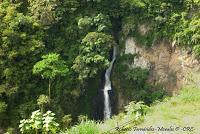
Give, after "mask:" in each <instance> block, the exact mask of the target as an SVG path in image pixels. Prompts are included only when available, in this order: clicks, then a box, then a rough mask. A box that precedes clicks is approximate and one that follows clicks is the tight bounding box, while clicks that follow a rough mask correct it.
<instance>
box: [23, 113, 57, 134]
mask: <svg viewBox="0 0 200 134" xmlns="http://www.w3.org/2000/svg"><path fill="white" fill-rule="evenodd" d="M54 116H55V114H54V113H52V112H51V111H47V112H46V113H45V114H43V115H42V113H41V112H40V110H37V111H34V112H32V115H31V118H30V119H23V120H21V121H20V125H19V128H20V131H21V132H22V133H25V134H30V133H34V132H35V133H36V134H37V133H39V132H47V133H48V132H51V133H57V132H58V131H59V124H58V123H57V122H56V121H55V117H54Z"/></svg>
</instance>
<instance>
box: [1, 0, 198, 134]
mask: <svg viewBox="0 0 200 134" xmlns="http://www.w3.org/2000/svg"><path fill="white" fill-rule="evenodd" d="M199 6H200V1H199V0H86V1H83V0H62V1H61V0H1V1H0V129H8V131H9V132H10V133H11V131H13V133H17V132H20V131H19V129H18V126H19V125H20V120H22V121H21V125H20V128H21V132H25V131H26V132H28V133H29V131H30V132H31V133H32V131H33V133H36V132H37V133H41V132H43V133H46V132H50V131H51V132H52V133H54V132H55V131H60V129H62V130H63V131H64V132H65V127H66V128H69V129H68V130H66V131H68V132H69V133H74V131H80V133H86V132H88V133H93V132H95V133H98V132H97V131H98V129H99V128H98V127H96V124H95V123H94V122H93V121H88V122H87V121H84V122H82V123H80V125H77V126H74V127H72V128H70V127H71V125H74V124H76V123H77V122H78V116H79V115H81V114H86V115H87V116H88V117H90V118H92V114H91V113H92V111H91V109H92V103H93V102H92V101H93V98H94V97H95V96H96V94H97V90H98V88H99V82H100V76H101V75H102V72H104V70H105V69H106V68H107V67H108V66H109V60H110V52H111V50H112V47H113V46H114V45H118V46H119V50H120V56H118V59H117V61H116V64H117V67H116V68H114V73H113V76H115V78H118V79H119V81H120V82H119V83H120V85H121V86H122V87H123V88H124V89H125V90H124V91H123V92H122V91H119V92H122V94H123V95H124V96H125V97H126V98H128V99H129V100H134V101H136V102H135V103H134V104H133V103H132V104H130V105H136V104H137V105H139V107H140V106H141V107H142V109H143V108H144V109H146V104H148V105H149V104H151V103H153V102H154V101H155V100H159V99H161V98H162V97H163V96H164V91H163V90H162V87H161V86H159V85H156V86H152V85H149V84H146V82H145V81H146V79H147V77H148V73H149V71H148V70H146V69H141V68H134V69H131V68H129V67H127V66H126V64H123V62H130V60H131V59H133V58H134V56H131V55H128V56H127V55H123V53H122V52H123V48H124V45H123V44H124V41H125V39H126V38H127V37H128V36H133V37H136V39H137V41H138V42H139V43H140V44H141V45H145V46H147V47H149V46H152V45H153V44H154V42H155V41H156V40H159V39H163V38H165V39H168V40H169V41H171V42H174V43H175V44H177V45H180V46H182V47H190V48H191V49H192V50H193V51H194V53H195V54H196V56H199V55H200V19H199V17H200V14H199ZM140 24H145V25H147V24H148V25H147V26H148V27H149V28H148V29H149V30H148V31H147V33H146V34H144V35H143V34H141V33H140V30H139V26H140ZM121 53H122V55H121ZM119 76H120V77H119ZM121 76H123V77H121ZM124 76H127V77H124ZM123 78H125V79H123ZM113 81H114V79H113ZM91 83H92V84H91ZM47 89H48V90H47ZM152 89H153V90H152ZM152 91H155V92H152ZM136 94H137V95H136ZM140 101H144V103H145V104H143V103H137V102H140ZM84 106H85V107H84ZM83 107H84V108H83ZM38 109H40V111H38V115H37V116H39V117H35V116H31V118H30V115H31V113H32V112H33V111H36V110H38ZM131 109H132V108H130V110H128V111H127V113H129V112H131V111H132V110H131ZM133 109H134V108H133ZM48 110H51V111H52V112H54V113H55V116H56V118H57V119H58V120H57V121H55V120H54V114H52V113H51V115H52V116H53V117H52V116H51V117H52V118H53V120H52V122H54V121H55V123H56V125H55V126H57V123H58V124H60V127H59V130H57V128H56V129H54V127H50V128H48V129H47V128H44V124H45V122H44V120H45V118H47V115H46V114H44V113H46V111H48ZM36 113H37V112H36ZM36 113H34V114H36ZM133 113H134V115H138V114H137V112H134V111H133ZM139 115H140V114H139ZM49 116H50V115H49ZM132 117H133V118H135V116H132ZM141 117H143V114H141ZM32 118H37V120H38V118H39V120H40V121H39V124H38V122H37V123H36V124H34V122H33V121H32V120H34V121H35V119H32ZM113 118H119V119H120V118H121V117H120V115H119V116H118V117H113ZM23 119H24V120H23ZM30 120H31V121H30ZM141 120H142V119H141ZM108 122H109V120H108ZM111 122H112V121H111ZM26 123H27V124H28V125H31V126H29V128H30V129H26V128H24V127H25V126H26V125H27V124H26ZM31 123H33V124H31ZM137 123H138V122H136V123H135V124H137ZM101 125H102V124H101ZM101 125H100V126H101ZM88 126H90V127H89V128H88V129H85V128H87V127H88ZM36 130H37V131H36ZM77 133H78V132H77Z"/></svg>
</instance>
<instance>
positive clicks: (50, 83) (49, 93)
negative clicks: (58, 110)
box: [49, 79, 51, 103]
mask: <svg viewBox="0 0 200 134" xmlns="http://www.w3.org/2000/svg"><path fill="white" fill-rule="evenodd" d="M50 102H51V79H49V103H50Z"/></svg>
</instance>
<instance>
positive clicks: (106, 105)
mask: <svg viewBox="0 0 200 134" xmlns="http://www.w3.org/2000/svg"><path fill="white" fill-rule="evenodd" d="M116 51H117V47H116V46H114V48H113V56H112V61H111V63H110V66H109V68H108V69H107V70H106V73H105V85H104V89H103V92H104V119H108V118H110V117H111V106H110V97H109V94H108V91H109V90H112V87H111V81H110V74H111V71H112V68H113V64H114V62H115V59H116Z"/></svg>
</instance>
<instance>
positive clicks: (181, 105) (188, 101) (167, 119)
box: [130, 87, 200, 134]
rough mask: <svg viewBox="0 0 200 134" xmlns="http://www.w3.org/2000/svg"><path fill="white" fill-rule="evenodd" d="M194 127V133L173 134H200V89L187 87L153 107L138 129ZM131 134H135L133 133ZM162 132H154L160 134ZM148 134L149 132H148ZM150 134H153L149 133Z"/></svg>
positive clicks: (180, 131) (178, 132)
mask: <svg viewBox="0 0 200 134" xmlns="http://www.w3.org/2000/svg"><path fill="white" fill-rule="evenodd" d="M150 126H153V127H165V128H166V127H170V126H173V127H180V129H183V128H184V127H194V131H191V132H189V131H183V130H179V131H177V132H175V131H174V132H172V133H173V134H180V133H183V134H198V133H200V88H197V87H185V88H184V89H182V90H181V92H180V94H179V95H176V96H173V97H171V98H168V99H165V100H164V101H163V102H159V103H157V104H154V105H153V106H151V108H150V111H149V112H148V114H147V115H146V116H145V118H144V122H143V123H141V124H140V125H138V126H137V127H139V128H143V127H150ZM130 133H134V131H131V132H130ZM160 133H161V132H153V134H160ZM147 134H148V132H147ZM149 134H151V133H150V132H149Z"/></svg>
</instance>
